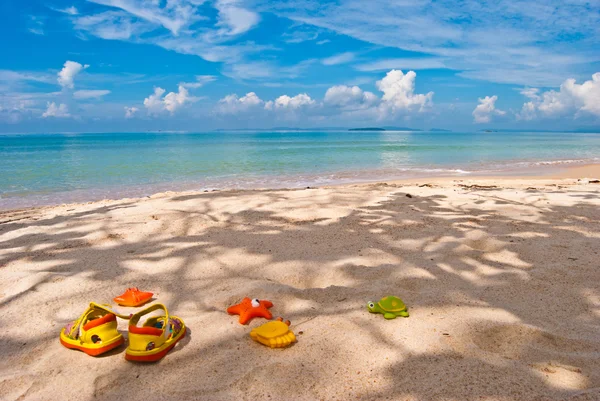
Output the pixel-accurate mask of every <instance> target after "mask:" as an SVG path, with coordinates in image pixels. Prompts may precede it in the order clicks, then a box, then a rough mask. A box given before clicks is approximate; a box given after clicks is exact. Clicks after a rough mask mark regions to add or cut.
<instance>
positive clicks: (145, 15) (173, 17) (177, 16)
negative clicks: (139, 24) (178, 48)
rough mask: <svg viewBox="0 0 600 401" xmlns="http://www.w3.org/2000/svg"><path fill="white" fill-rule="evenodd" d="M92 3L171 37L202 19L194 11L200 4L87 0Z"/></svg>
mask: <svg viewBox="0 0 600 401" xmlns="http://www.w3.org/2000/svg"><path fill="white" fill-rule="evenodd" d="M89 1H91V2H93V3H98V4H102V5H105V6H110V7H115V8H119V9H121V10H123V11H126V12H128V13H129V14H131V15H134V16H135V17H137V18H140V19H142V20H145V21H148V22H150V23H152V24H155V25H159V26H162V27H164V28H166V29H168V30H169V31H171V33H172V34H173V35H178V34H179V32H180V31H181V30H182V29H183V28H185V27H187V26H189V25H191V24H192V23H194V22H196V21H198V20H201V19H204V18H205V17H203V16H201V15H198V14H197V13H196V12H195V11H196V9H197V6H198V5H200V2H197V1H180V0H169V1H167V2H161V1H157V0H152V1H148V0H89Z"/></svg>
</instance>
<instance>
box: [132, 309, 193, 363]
mask: <svg viewBox="0 0 600 401" xmlns="http://www.w3.org/2000/svg"><path fill="white" fill-rule="evenodd" d="M159 309H160V310H163V311H164V312H165V314H164V315H163V316H158V317H150V318H148V320H146V322H145V323H144V325H143V326H142V327H138V326H137V324H138V322H139V320H140V318H141V317H142V316H144V315H147V314H149V313H151V312H154V311H155V310H159ZM185 333H186V327H185V323H183V320H181V319H180V318H178V317H176V316H169V312H168V311H167V308H165V306H164V305H162V304H154V305H151V306H149V307H148V308H146V309H144V310H142V311H140V312H138V313H136V314H135V315H133V316H131V319H130V320H129V346H128V347H127V350H126V351H125V359H127V360H130V361H138V362H155V361H158V360H159V359H162V358H163V357H164V356H165V355H167V353H168V352H169V351H170V350H171V349H172V348H173V347H174V346H175V344H177V342H178V341H179V340H181V339H182V338H183V337H185Z"/></svg>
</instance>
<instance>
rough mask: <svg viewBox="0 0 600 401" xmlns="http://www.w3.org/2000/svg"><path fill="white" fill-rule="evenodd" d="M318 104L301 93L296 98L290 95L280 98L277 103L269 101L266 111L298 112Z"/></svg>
mask: <svg viewBox="0 0 600 401" xmlns="http://www.w3.org/2000/svg"><path fill="white" fill-rule="evenodd" d="M315 103H316V102H315V101H314V100H313V99H311V97H310V96H308V95H307V94H306V93H300V94H298V95H296V96H293V97H290V96H288V95H282V96H279V97H278V98H277V99H275V101H268V102H267V103H265V109H266V110H279V109H285V110H298V109H300V108H302V107H306V106H312V105H314V104H315Z"/></svg>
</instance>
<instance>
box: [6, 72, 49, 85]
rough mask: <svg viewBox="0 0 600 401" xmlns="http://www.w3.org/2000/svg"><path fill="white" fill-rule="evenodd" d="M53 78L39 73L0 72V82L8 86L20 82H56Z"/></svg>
mask: <svg viewBox="0 0 600 401" xmlns="http://www.w3.org/2000/svg"><path fill="white" fill-rule="evenodd" d="M55 78H56V76H55V75H50V74H46V73H40V72H29V71H12V70H0V82H7V83H9V84H13V83H19V82H21V81H32V82H44V83H52V82H56V81H55Z"/></svg>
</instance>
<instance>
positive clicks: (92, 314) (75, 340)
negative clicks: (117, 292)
mask: <svg viewBox="0 0 600 401" xmlns="http://www.w3.org/2000/svg"><path fill="white" fill-rule="evenodd" d="M117 316H118V317H120V318H123V319H128V317H127V316H123V315H119V314H117V313H115V312H114V311H112V310H111V309H110V308H109V307H108V305H98V304H96V303H94V302H92V303H90V306H89V308H87V309H86V311H85V312H83V314H82V315H81V316H80V317H79V319H77V320H75V321H74V322H72V323H69V324H68V325H66V326H65V327H63V328H62V330H61V331H60V342H61V344H62V345H64V346H65V347H67V348H71V349H77V350H80V351H83V352H85V353H86V354H88V355H92V356H98V355H100V354H103V353H105V352H107V351H110V350H111V349H113V348H116V347H118V346H119V345H121V344H123V342H124V341H125V339H124V338H123V335H122V334H121V333H119V332H118V331H117Z"/></svg>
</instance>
